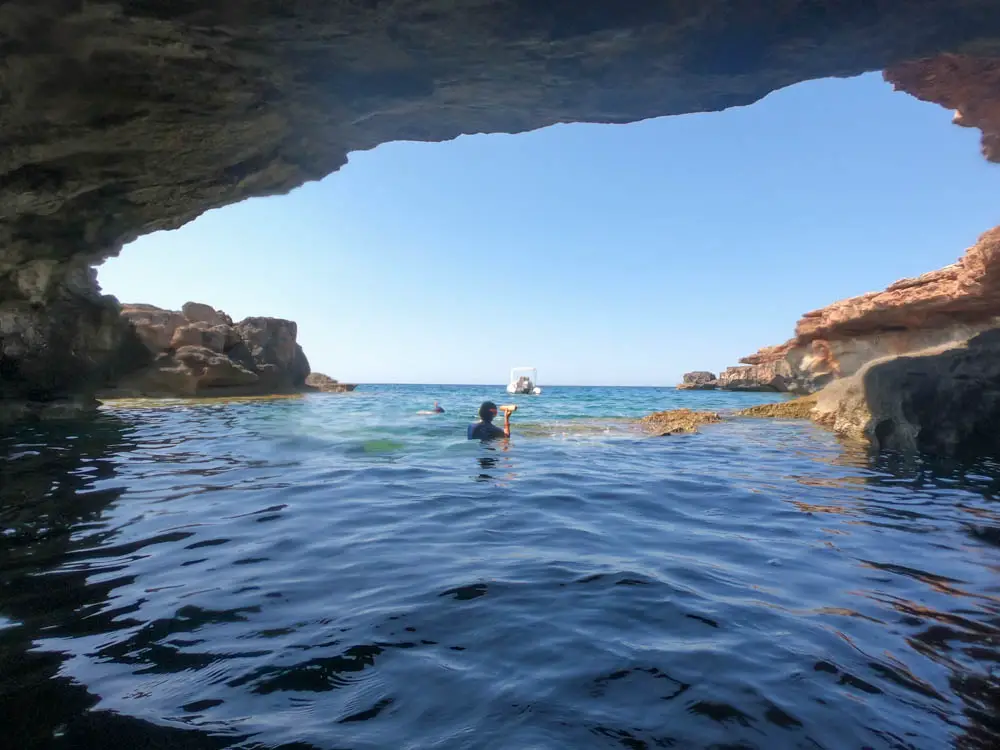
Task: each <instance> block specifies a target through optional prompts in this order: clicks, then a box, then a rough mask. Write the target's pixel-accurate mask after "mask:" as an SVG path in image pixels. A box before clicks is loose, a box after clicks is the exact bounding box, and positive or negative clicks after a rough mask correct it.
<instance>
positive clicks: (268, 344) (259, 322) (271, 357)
mask: <svg viewBox="0 0 1000 750" xmlns="http://www.w3.org/2000/svg"><path fill="white" fill-rule="evenodd" d="M234 329H235V330H236V332H237V334H238V335H239V337H240V339H241V340H242V341H243V343H244V344H245V345H246V347H247V349H249V351H250V355H251V356H252V357H253V359H254V362H255V363H256V364H257V371H258V373H260V375H261V380H262V382H264V383H267V384H268V386H269V387H271V388H275V389H278V390H280V389H290V388H297V387H300V386H302V385H303V384H304V383H305V379H306V376H307V375H309V360H308V359H306V355H305V352H303V351H302V347H301V346H299V345H298V344H297V343H295V338H296V336H297V335H298V326H297V325H296V324H295V322H294V321H291V320H284V319H281V318H244V319H243V320H241V321H240V322H239V323H237V324H236V325H235V326H234Z"/></svg>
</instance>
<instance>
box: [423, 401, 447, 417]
mask: <svg viewBox="0 0 1000 750" xmlns="http://www.w3.org/2000/svg"><path fill="white" fill-rule="evenodd" d="M417 414H444V409H442V408H441V404H439V403H438V402H437V401H435V402H434V408H433V409H431V410H430V411H427V410H426V409H425V410H424V411H418V412H417Z"/></svg>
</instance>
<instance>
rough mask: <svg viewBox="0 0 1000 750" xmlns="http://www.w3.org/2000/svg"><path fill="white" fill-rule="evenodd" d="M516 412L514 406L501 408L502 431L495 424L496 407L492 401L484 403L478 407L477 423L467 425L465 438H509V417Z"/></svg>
mask: <svg viewBox="0 0 1000 750" xmlns="http://www.w3.org/2000/svg"><path fill="white" fill-rule="evenodd" d="M516 410H517V407H516V406H505V407H503V429H502V430H501V429H500V428H499V427H497V426H496V425H495V424H493V419H494V418H495V417H496V415H497V405H496V404H494V403H493V402H492V401H484V402H483V405H482V406H480V407H479V421H478V422H473V423H472V424H470V425H469V430H468V433H467V436H468V438H469V440H492V439H493V438H501V437H503V438H509V437H510V415H511V414H513V413H514V412H515V411H516Z"/></svg>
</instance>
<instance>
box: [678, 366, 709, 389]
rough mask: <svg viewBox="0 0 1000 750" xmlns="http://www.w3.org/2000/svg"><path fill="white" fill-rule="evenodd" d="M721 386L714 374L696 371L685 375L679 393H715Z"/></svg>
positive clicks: (679, 386)
mask: <svg viewBox="0 0 1000 750" xmlns="http://www.w3.org/2000/svg"><path fill="white" fill-rule="evenodd" d="M718 386H719V384H718V381H717V380H716V377H715V373H714V372H708V371H707V370H696V371H695V372H686V373H684V378H683V382H682V383H681V384H680V385H678V386H677V390H679V391H714V390H715V389H716V388H718Z"/></svg>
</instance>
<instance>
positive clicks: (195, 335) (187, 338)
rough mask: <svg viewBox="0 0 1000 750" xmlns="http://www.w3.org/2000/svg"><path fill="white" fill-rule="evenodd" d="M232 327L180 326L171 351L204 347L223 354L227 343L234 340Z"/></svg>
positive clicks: (209, 325) (174, 336) (207, 324)
mask: <svg viewBox="0 0 1000 750" xmlns="http://www.w3.org/2000/svg"><path fill="white" fill-rule="evenodd" d="M231 331H232V326H227V325H211V324H209V323H193V324H191V325H184V326H180V327H179V328H177V329H176V330H175V331H174V335H173V336H172V337H171V339H170V346H169V348H171V349H180V348H181V347H182V346H203V347H205V348H206V349H210V350H212V351H213V352H220V353H221V352H223V351H225V349H226V344H227V342H229V341H231V340H232V339H233V336H232V335H231Z"/></svg>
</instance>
